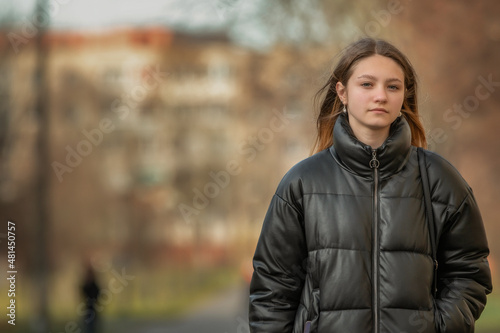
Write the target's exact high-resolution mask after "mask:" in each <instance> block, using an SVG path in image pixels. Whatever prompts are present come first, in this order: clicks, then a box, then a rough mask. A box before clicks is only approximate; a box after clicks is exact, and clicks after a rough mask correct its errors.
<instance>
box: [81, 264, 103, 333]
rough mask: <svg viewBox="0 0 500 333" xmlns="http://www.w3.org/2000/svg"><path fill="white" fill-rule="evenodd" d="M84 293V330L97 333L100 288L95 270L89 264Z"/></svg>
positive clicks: (88, 332)
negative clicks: (97, 306) (97, 307)
mask: <svg viewBox="0 0 500 333" xmlns="http://www.w3.org/2000/svg"><path fill="white" fill-rule="evenodd" d="M81 291H82V295H83V298H84V302H85V314H84V316H83V332H84V333H96V332H97V331H98V318H99V316H98V313H97V311H96V310H97V309H96V304H97V301H98V299H99V294H100V288H99V285H98V284H97V281H96V277H95V273H94V270H93V268H92V266H91V265H88V266H87V268H86V272H85V279H84V281H83V284H82V286H81Z"/></svg>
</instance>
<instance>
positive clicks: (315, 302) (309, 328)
mask: <svg viewBox="0 0 500 333" xmlns="http://www.w3.org/2000/svg"><path fill="white" fill-rule="evenodd" d="M319 296H320V293H319V289H313V291H312V292H311V304H309V313H308V319H307V321H306V323H305V325H304V333H314V332H317V331H318V321H319Z"/></svg>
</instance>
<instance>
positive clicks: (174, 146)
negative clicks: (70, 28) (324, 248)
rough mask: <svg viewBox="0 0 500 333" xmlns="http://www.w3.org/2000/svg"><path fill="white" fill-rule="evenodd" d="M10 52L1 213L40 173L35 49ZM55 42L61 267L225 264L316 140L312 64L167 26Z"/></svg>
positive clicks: (55, 199) (5, 66)
mask: <svg viewBox="0 0 500 333" xmlns="http://www.w3.org/2000/svg"><path fill="white" fill-rule="evenodd" d="M1 45H2V50H3V51H2V52H3V53H4V54H5V57H3V58H2V61H1V62H2V63H1V65H0V66H1V67H0V68H1V69H2V86H1V87H2V89H1V91H0V94H1V95H2V96H3V97H4V100H5V101H8V103H4V104H3V105H2V109H1V110H2V114H1V116H2V119H5V122H4V123H3V124H4V127H5V128H6V130H5V132H3V133H4V134H3V136H2V142H3V143H4V145H3V148H2V149H3V151H2V152H3V158H2V166H1V167H2V170H3V171H4V173H3V179H2V184H1V186H2V201H3V203H2V205H3V206H4V207H6V209H10V210H11V211H12V210H14V207H16V204H15V203H16V202H17V203H18V205H17V207H20V206H23V205H25V203H26V199H27V198H26V195H23V193H29V192H30V191H32V187H33V181H34V179H33V177H34V171H35V168H36V164H35V162H36V161H35V159H34V156H35V154H34V147H35V145H34V143H35V140H36V132H37V131H36V128H37V124H36V118H35V117H34V114H33V96H34V94H33V92H34V89H37V87H36V86H34V84H33V82H34V81H33V72H34V66H35V60H36V53H35V49H34V47H33V45H32V43H27V44H26V45H24V46H23V48H21V49H20V51H19V52H17V53H14V52H12V49H11V48H10V45H9V40H8V38H7V39H5V38H4V39H3V42H2V44H1ZM44 45H45V47H47V48H48V63H47V72H48V78H47V82H48V91H49V95H48V96H47V98H48V101H49V105H50V137H51V158H50V159H51V160H52V161H53V162H52V168H53V171H54V173H53V174H52V175H50V177H51V178H50V179H51V194H52V200H51V201H52V207H51V216H52V221H51V224H50V237H51V244H52V245H51V247H52V252H51V253H52V258H53V260H52V262H53V263H55V262H62V261H60V260H59V259H63V258H66V257H67V258H68V259H69V258H71V257H73V256H75V255H78V254H81V253H85V254H92V253H93V252H96V251H99V252H105V253H109V254H110V255H111V256H113V255H121V256H124V257H126V258H128V259H130V260H140V261H141V262H143V263H146V264H147V261H149V262H150V263H153V262H154V263H155V264H158V263H161V262H170V261H172V260H173V261H183V262H185V261H186V260H188V261H189V260H190V258H191V257H192V256H193V253H194V252H195V251H196V249H198V250H199V249H200V247H201V248H205V250H204V251H201V252H204V253H207V254H208V255H207V256H203V257H202V258H201V261H203V262H207V263H210V262H213V263H215V262H218V261H220V260H222V261H224V260H230V258H228V253H227V251H226V250H227V248H228V247H231V246H235V247H238V246H241V239H242V237H243V238H245V237H250V238H251V239H252V240H253V238H255V234H256V233H258V232H256V231H257V230H258V229H260V222H261V219H262V217H263V215H264V213H265V209H266V207H267V204H268V202H269V199H270V195H271V194H272V192H273V191H274V188H275V186H276V185H277V181H279V178H280V177H281V176H282V175H283V174H284V172H285V171H286V170H287V169H288V168H289V167H290V166H291V165H293V164H294V163H296V162H297V161H298V160H300V159H302V158H304V157H306V156H307V153H308V148H309V146H310V143H311V141H312V135H311V133H312V131H311V127H312V125H313V121H312V117H310V105H305V104H304V102H303V101H304V100H308V99H310V97H311V95H312V93H311V88H313V87H312V85H311V84H310V83H311V82H308V81H307V79H306V77H307V72H308V71H310V70H311V66H312V65H311V64H312V63H313V62H311V64H308V63H300V64H298V63H297V62H296V61H297V60H296V59H301V60H300V61H301V62H304V59H305V58H304V56H303V55H300V57H299V56H298V55H297V54H296V53H294V52H296V51H294V50H289V49H286V48H284V47H283V48H276V50H275V51H274V52H272V53H266V54H260V53H257V52H252V51H249V50H246V49H242V48H240V47H237V46H235V45H233V44H231V43H230V41H229V40H228V39H227V38H226V37H225V36H224V35H202V36H200V35H189V34H180V33H176V32H172V31H169V30H165V29H163V28H148V29H144V30H128V29H119V30H112V31H107V32H104V33H88V34H81V33H77V32H51V33H50V34H49V35H47V38H46V39H45V40H44ZM228 168H230V169H231V168H232V174H229V173H228ZM227 175H228V176H229V177H226V176H227ZM270 180H272V181H270ZM198 193H201V194H199V195H198ZM262 193H269V196H268V197H265V198H263V197H262ZM200 197H204V198H200ZM207 202H208V203H207ZM182 205H183V206H182ZM181 206H182V207H184V208H185V209H184V210H183V209H182V207H181ZM186 209H187V210H186ZM183 212H184V213H183ZM186 212H187V214H186ZM24 215H25V216H26V217H18V218H26V219H29V216H30V212H29V209H28V210H27V211H25V212H24ZM12 216H16V217H17V216H19V215H18V213H16V214H13V215H12ZM248 228H250V229H248ZM250 230H251V232H250ZM252 240H249V241H248V242H250V243H248V244H247V245H248V246H249V247H253V241H252ZM61 248H64V249H65V251H60V249H61ZM210 249H211V250H210ZM217 249H218V250H217ZM236 252H238V251H236ZM56 258H57V259H56ZM199 260H200V259H199V258H198V261H199Z"/></svg>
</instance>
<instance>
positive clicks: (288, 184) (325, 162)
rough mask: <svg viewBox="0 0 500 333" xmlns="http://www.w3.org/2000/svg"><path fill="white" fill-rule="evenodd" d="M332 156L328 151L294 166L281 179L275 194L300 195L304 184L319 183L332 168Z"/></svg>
mask: <svg viewBox="0 0 500 333" xmlns="http://www.w3.org/2000/svg"><path fill="white" fill-rule="evenodd" d="M332 161H333V160H332V156H331V154H330V153H329V151H328V149H325V150H323V151H320V152H318V153H316V154H314V155H312V156H309V157H307V158H305V159H303V160H302V161H300V162H298V163H297V164H295V165H294V166H293V167H291V168H290V170H288V172H287V173H286V174H285V175H284V176H283V178H282V179H281V182H280V184H279V185H278V189H277V193H278V194H280V193H286V192H289V191H290V190H291V191H293V192H294V193H302V190H303V187H304V185H305V184H311V183H312V182H316V181H321V179H322V178H323V177H322V175H324V173H325V172H326V170H328V169H331V167H332Z"/></svg>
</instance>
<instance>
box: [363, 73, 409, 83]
mask: <svg viewBox="0 0 500 333" xmlns="http://www.w3.org/2000/svg"><path fill="white" fill-rule="evenodd" d="M357 78H358V79H369V80H373V81H377V78H376V77H375V76H373V75H370V74H363V75H360V76H358V77H357ZM393 81H399V82H401V83H403V82H402V81H401V80H400V79H398V78H396V77H393V78H389V79H387V80H385V82H393Z"/></svg>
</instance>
